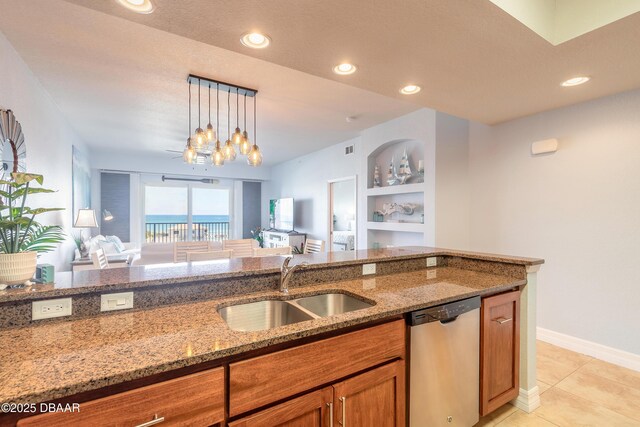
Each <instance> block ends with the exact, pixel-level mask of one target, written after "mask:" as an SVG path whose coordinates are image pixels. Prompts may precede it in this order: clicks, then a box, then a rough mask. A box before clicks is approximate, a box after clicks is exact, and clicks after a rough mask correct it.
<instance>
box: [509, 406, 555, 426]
mask: <svg viewBox="0 0 640 427" xmlns="http://www.w3.org/2000/svg"><path fill="white" fill-rule="evenodd" d="M498 427H555V424H553V423H550V422H549V421H547V420H545V419H543V418H540V417H539V416H537V415H536V414H535V413H532V414H527V413H526V412H524V411H521V410H518V411H516V412H514V413H513V414H512V415H510V416H508V417H507V419H505V420H504V421H502V422H501V423H499V424H498Z"/></svg>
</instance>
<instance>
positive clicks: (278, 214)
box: [269, 198, 294, 231]
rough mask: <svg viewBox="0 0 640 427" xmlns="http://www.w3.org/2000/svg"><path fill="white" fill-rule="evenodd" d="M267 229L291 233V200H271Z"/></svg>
mask: <svg viewBox="0 0 640 427" xmlns="http://www.w3.org/2000/svg"><path fill="white" fill-rule="evenodd" d="M269 227H271V228H275V229H276V230H282V231H293V229H294V228H293V198H287V199H271V201H270V202H269Z"/></svg>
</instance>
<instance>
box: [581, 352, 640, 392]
mask: <svg viewBox="0 0 640 427" xmlns="http://www.w3.org/2000/svg"><path fill="white" fill-rule="evenodd" d="M580 372H584V373H586V374H593V375H598V376H600V377H604V378H607V379H609V380H613V381H617V382H619V383H622V384H625V385H627V386H629V387H633V388H636V389H638V390H640V372H638V371H633V370H631V369H627V368H623V367H621V366H617V365H612V364H611V363H607V362H603V361H602V360H598V359H593V360H592V361H591V362H589V363H587V364H586V365H584V366H583V367H581V368H580Z"/></svg>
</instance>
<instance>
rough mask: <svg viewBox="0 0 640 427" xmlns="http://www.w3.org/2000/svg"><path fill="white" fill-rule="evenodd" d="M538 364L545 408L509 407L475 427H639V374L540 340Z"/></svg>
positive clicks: (539, 381) (501, 409)
mask: <svg viewBox="0 0 640 427" xmlns="http://www.w3.org/2000/svg"><path fill="white" fill-rule="evenodd" d="M537 362H538V387H540V393H541V395H540V400H541V406H540V407H539V408H538V409H536V410H535V411H533V413H531V414H527V413H525V412H523V411H521V410H519V409H517V408H515V407H513V406H511V405H510V404H507V405H505V406H503V407H502V408H500V409H498V410H496V411H495V412H493V413H492V414H489V415H487V416H486V417H483V418H482V419H481V420H480V422H479V423H478V424H476V427H480V426H500V427H523V426H540V427H553V426H560V427H564V426H571V427H574V426H593V427H618V426H636V427H640V372H636V371H632V370H630V369H625V368H621V367H619V366H616V365H612V364H610V363H606V362H602V361H600V360H597V359H594V358H592V357H589V356H585V355H583V354H578V353H574V352H572V351H569V350H565V349H563V348H560V347H556V346H553V345H551V344H547V343H544V342H540V341H538V361H537Z"/></svg>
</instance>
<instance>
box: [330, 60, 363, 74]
mask: <svg viewBox="0 0 640 427" xmlns="http://www.w3.org/2000/svg"><path fill="white" fill-rule="evenodd" d="M357 69H358V67H356V66H355V65H353V64H348V63H346V62H344V63H342V64H338V65H336V66H335V67H333V72H334V73H336V74H340V75H341V76H346V75H349V74H353V73H355V72H356V70H357Z"/></svg>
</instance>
